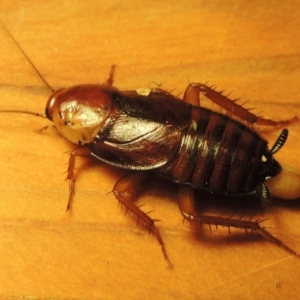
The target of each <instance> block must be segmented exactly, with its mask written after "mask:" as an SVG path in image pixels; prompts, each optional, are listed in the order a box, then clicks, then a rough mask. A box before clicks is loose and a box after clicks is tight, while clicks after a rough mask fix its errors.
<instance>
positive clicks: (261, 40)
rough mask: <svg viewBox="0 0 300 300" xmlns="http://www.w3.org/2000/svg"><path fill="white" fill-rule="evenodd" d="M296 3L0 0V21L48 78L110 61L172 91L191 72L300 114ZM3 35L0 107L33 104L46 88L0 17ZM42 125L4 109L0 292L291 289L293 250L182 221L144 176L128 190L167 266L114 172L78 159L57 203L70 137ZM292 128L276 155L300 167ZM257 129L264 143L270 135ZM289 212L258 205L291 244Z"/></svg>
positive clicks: (256, 295)
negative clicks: (134, 191) (121, 201)
mask: <svg viewBox="0 0 300 300" xmlns="http://www.w3.org/2000/svg"><path fill="white" fill-rule="evenodd" d="M299 12H300V3H299V1H297V0H294V1H284V2H283V1H282V2H279V1H185V2H184V3H183V2H179V1H178V2H174V1H164V2H155V1H154V2H153V1H143V2H140V3H135V2H133V1H129V0H128V1H126V2H125V1H89V2H83V1H69V0H66V1H56V0H54V1H48V2H47V1H33V0H32V1H10V2H9V1H6V3H3V2H2V3H1V4H0V19H1V20H2V22H3V23H4V24H5V25H6V26H7V28H8V29H9V30H10V32H11V33H12V34H13V36H14V37H15V39H16V40H17V41H18V42H19V43H20V45H21V46H22V47H23V49H24V50H25V51H26V53H27V54H28V55H29V57H30V58H31V59H32V61H33V62H34V63H35V65H36V66H37V67H38V69H39V70H40V72H41V73H42V74H43V75H44V76H45V78H46V79H47V80H48V82H49V83H50V84H51V85H52V86H53V87H54V88H59V87H64V86H70V85H74V84H78V83H98V82H102V81H104V80H105V79H106V78H107V76H108V72H109V69H110V66H111V65H112V64H116V65H117V70H116V80H115V85H116V86H117V87H119V88H120V89H136V88H140V87H149V86H153V85H155V82H156V83H157V82H161V83H162V88H165V89H168V90H173V93H175V94H180V93H181V94H182V93H183V92H184V89H185V87H186V86H187V84H188V82H203V83H205V82H209V83H210V84H216V85H218V89H226V90H227V91H228V92H230V91H234V92H233V93H232V97H236V98H237V97H241V98H242V99H245V100H248V99H250V100H251V101H250V102H249V103H248V104H247V106H248V107H255V108H256V110H255V111H256V112H261V114H263V115H264V116H266V117H269V118H274V119H286V118H291V117H293V116H294V115H298V116H300V104H299V99H298V98H299V79H300V65H299V59H300V57H299V56H300V31H299V28H300V18H299V15H300V13H299ZM0 40H1V43H0V44H1V46H0V57H1V62H0V109H8V108H10V109H28V110H34V111H37V112H43V111H44V106H45V103H46V100H47V97H48V95H49V91H48V90H47V89H46V88H45V87H44V85H43V83H42V82H41V80H40V79H39V78H38V76H37V75H36V74H35V72H34V71H33V70H32V68H31V66H30V65H29V64H28V62H27V61H26V59H25V58H24V56H23V55H22V53H20V51H19V50H18V48H17V47H16V46H15V45H14V43H13V42H12V40H11V39H10V37H9V36H8V34H7V33H6V32H5V30H4V29H3V28H2V27H1V26H0ZM48 124H49V122H48V121H47V120H43V119H40V118H35V117H32V116H26V115H16V114H1V119H0V136H1V143H0V169H1V172H0V195H1V196H0V198H1V200H0V255H1V259H0V271H1V272H0V274H1V275H0V299H20V298H22V297H23V298H22V299H45V298H47V299H49V298H52V299H71V298H72V299H120V298H122V299H153V298H155V299H172V298H176V299H191V298H192V299H240V298H241V297H242V298H243V299H296V298H297V297H299V283H298V281H299V277H300V260H299V259H297V258H295V257H292V256H290V255H289V254H288V253H286V252H285V251H284V250H281V249H279V248H278V247H277V246H275V245H273V244H270V243H269V242H267V241H265V240H260V239H259V238H257V237H256V236H255V235H254V236H253V237H252V236H251V237H250V238H249V237H247V235H246V234H243V233H239V232H237V231H235V230H233V231H232V234H231V235H228V232H227V230H223V229H219V230H218V231H216V230H213V232H212V234H210V232H209V229H208V228H206V227H204V228H203V230H202V231H199V233H197V232H196V230H194V229H191V228H190V226H189V225H188V224H184V225H182V217H181V215H180V213H179V210H178V208H177V204H176V201H175V195H174V190H175V189H174V185H172V184H166V183H165V182H161V181H160V180H154V181H153V182H152V183H149V189H147V191H146V192H145V195H144V196H143V197H142V198H141V199H140V201H139V203H146V205H145V208H143V209H145V211H147V210H150V209H154V210H155V211H154V212H152V213H151V216H153V217H155V218H157V219H161V220H162V222H160V223H159V224H158V226H159V229H160V232H161V235H162V237H163V239H164V241H165V243H166V247H167V251H168V254H169V256H170V259H171V260H172V263H173V264H174V268H173V269H172V270H170V269H168V268H167V264H166V262H165V261H164V259H163V256H162V254H161V250H160V247H159V245H158V244H157V242H156V240H155V239H154V238H153V237H149V236H148V233H147V232H145V231H144V230H142V229H141V228H137V227H136V226H135V222H134V221H133V220H130V218H129V217H128V216H127V217H124V216H123V214H124V212H123V213H122V212H120V208H119V207H118V205H117V201H116V200H115V199H114V197H113V195H112V194H109V192H110V191H111V189H112V187H113V184H114V182H115V181H116V180H117V179H118V178H119V177H120V176H121V175H122V174H124V172H123V171H120V170H116V169H114V168H112V167H109V166H106V165H104V164H100V163H99V164H94V161H92V160H90V159H87V158H78V169H79V170H80V171H79V175H78V178H77V181H76V196H75V202H74V206H73V211H72V214H71V215H68V214H66V213H65V206H66V203H67V198H68V184H67V182H64V178H65V174H62V173H63V172H64V171H65V170H66V167H67V166H66V165H65V163H67V161H68V156H67V154H65V152H66V151H70V150H71V149H73V146H72V145H71V144H70V143H68V142H66V141H65V140H64V139H63V138H61V137H60V136H59V135H58V134H57V133H56V131H55V129H53V128H52V127H50V128H48V129H47V130H45V131H44V132H42V133H37V132H36V130H38V129H40V128H42V127H44V126H46V125H48ZM299 129H300V124H299V123H298V124H294V125H292V126H291V127H290V128H289V130H290V136H289V139H288V142H287V143H286V145H285V147H284V148H283V149H282V150H281V151H280V152H279V153H278V154H276V157H277V158H278V159H279V160H280V161H284V162H285V163H287V164H290V165H294V166H295V167H297V168H299V169H300V159H299V149H300V148H299V147H300V142H299ZM262 131H263V134H264V136H265V137H266V138H268V140H270V143H271V144H272V143H273V142H274V141H275V140H276V138H277V136H278V135H279V132H280V131H279V130H274V129H265V128H264V129H263V130H262ZM299 209H300V207H299V201H298V202H297V201H296V202H293V203H291V202H288V203H286V202H284V201H281V202H280V201H278V202H276V203H275V204H274V205H273V206H272V207H270V208H268V209H267V210H266V211H265V212H263V211H259V212H258V213H257V217H264V218H265V217H266V218H269V220H268V221H266V222H265V225H266V226H271V228H270V231H271V232H272V233H274V234H275V235H276V236H277V237H279V238H280V239H282V240H283V241H284V242H285V243H286V244H288V245H289V246H291V247H292V248H293V249H295V250H297V251H298V252H299V251H300V229H299V228H300V221H299ZM224 210H225V209H224ZM233 210H235V209H233ZM236 211H237V214H238V215H240V214H241V212H240V210H239V209H236ZM236 211H232V210H231V209H230V212H236ZM222 212H224V211H223V210H222V211H217V212H216V213H217V214H221V213H222ZM225 212H226V213H227V210H225ZM230 212H229V213H230ZM246 212H247V214H248V215H251V213H252V212H253V210H250V211H246ZM247 214H246V215H247Z"/></svg>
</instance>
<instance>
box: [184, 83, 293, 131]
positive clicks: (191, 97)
mask: <svg viewBox="0 0 300 300" xmlns="http://www.w3.org/2000/svg"><path fill="white" fill-rule="evenodd" d="M200 93H203V94H204V95H205V96H206V97H207V98H208V99H210V100H211V101H212V102H214V103H216V104H217V105H219V106H220V107H222V108H224V109H225V110H226V111H227V113H229V114H232V115H234V116H236V117H238V118H240V119H241V120H242V121H245V122H247V123H249V124H254V123H256V124H258V125H268V126H277V125H281V126H286V125H289V124H291V123H293V122H297V121H299V119H298V117H294V118H292V119H291V120H284V121H273V120H271V119H265V118H261V117H258V116H257V115H255V114H253V113H251V112H250V109H246V108H243V107H242V106H241V105H239V104H237V103H236V100H230V99H229V98H227V97H226V96H224V95H222V93H221V92H217V91H215V90H213V89H212V88H210V87H208V86H207V85H205V84H202V83H191V84H190V85H189V86H188V87H187V89H186V91H185V94H184V97H183V100H184V101H185V102H188V103H190V104H192V105H194V106H198V105H200Z"/></svg>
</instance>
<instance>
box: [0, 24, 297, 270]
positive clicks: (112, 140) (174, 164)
mask: <svg viewBox="0 0 300 300" xmlns="http://www.w3.org/2000/svg"><path fill="white" fill-rule="evenodd" d="M2 25H3V24H2ZM3 26H4V25H3ZM5 29H6V28H5ZM6 31H7V32H8V30H7V29H6ZM8 34H9V35H10V36H11V38H12V39H13V41H14V42H15V44H16V45H17V46H18V48H19V49H20V51H21V52H22V53H23V54H24V55H25V57H26V59H27V60H28V62H29V63H30V64H31V65H32V67H33V68H34V69H35V71H36V72H37V74H38V75H39V77H40V78H41V79H42V80H43V82H44V83H45V84H46V86H47V87H48V88H49V89H50V90H51V92H52V94H51V95H50V97H49V99H48V102H47V105H46V111H45V114H38V113H34V112H28V111H12V110H2V111H1V112H20V113H28V114H33V115H36V116H41V117H45V118H48V119H49V120H50V121H52V122H53V123H54V125H55V127H56V128H57V130H58V131H59V132H60V133H61V134H62V135H63V136H64V137H65V138H66V139H68V140H69V141H71V142H72V143H74V144H77V145H79V147H77V148H76V149H75V150H73V151H72V152H71V154H70V159H69V167H68V171H67V179H68V180H69V183H70V184H69V200H68V205H67V210H70V209H71V204H72V201H73V197H74V191H75V175H74V169H75V159H76V155H77V154H78V151H80V150H78V148H79V149H81V148H86V149H88V152H89V153H90V155H91V156H93V157H95V158H97V159H98V160H100V161H103V162H105V163H107V164H110V165H112V166H115V167H118V168H123V169H128V170H131V171H132V172H130V173H129V174H128V175H126V176H125V177H123V178H121V179H120V180H119V181H118V182H117V183H116V184H115V185H114V187H113V193H114V195H115V196H116V198H117V200H118V201H119V202H120V203H121V204H122V205H123V206H125V207H126V209H127V210H129V211H130V212H131V213H132V214H133V215H135V216H136V217H137V220H138V221H140V222H141V223H142V224H143V225H144V227H145V228H146V229H148V230H149V232H151V233H152V234H153V235H154V236H155V237H156V239H157V240H158V242H159V244H160V246H161V249H162V252H163V255H164V257H165V259H166V261H167V262H168V264H169V265H170V266H171V262H170V260H169V258H168V255H167V251H166V249H165V245H164V242H163V239H162V237H161V235H160V233H159V231H158V229H157V227H156V225H155V221H156V220H155V219H152V218H150V217H149V215H148V214H147V213H145V212H143V211H142V210H141V209H140V208H139V207H138V206H137V205H135V203H134V201H133V196H134V194H135V193H136V192H137V190H138V186H139V185H140V184H141V183H142V182H143V181H145V179H146V178H147V176H148V172H147V171H152V172H153V173H154V174H156V175H157V176H159V177H161V178H165V179H168V180H171V181H173V182H175V183H177V200H178V204H179V208H180V211H181V213H182V215H183V217H184V219H186V220H188V221H190V222H196V223H200V224H208V225H209V226H211V225H216V226H225V227H228V228H230V227H236V228H241V229H244V230H246V231H247V230H251V231H255V232H257V233H259V234H260V235H262V236H264V237H266V238H267V239H269V240H270V241H272V242H273V243H275V244H277V245H278V246H280V247H282V248H284V249H285V250H286V251H288V252H289V253H291V254H293V255H295V256H300V255H299V254H298V253H297V252H296V251H294V250H292V249H291V248H290V247H288V246H287V245H285V244H283V243H282V242H281V241H280V240H279V239H277V238H276V237H274V236H273V235H271V234H270V233H269V232H268V231H267V230H266V229H265V228H264V227H262V226H261V221H259V220H257V221H252V220H243V219H241V218H240V219H234V218H232V217H230V218H226V217H223V216H207V215H200V214H197V212H196V210H195V195H194V190H195V189H200V190H207V191H209V192H210V193H214V194H220V195H222V194H223V195H227V196H239V197H241V198H243V196H246V195H254V196H256V197H258V198H259V199H260V201H261V205H262V206H263V207H265V206H267V205H268V204H270V203H271V199H272V197H271V194H270V191H269V188H268V187H267V182H268V180H270V179H271V178H276V176H277V175H279V174H280V173H281V172H282V167H281V165H280V164H279V163H278V162H277V161H276V160H275V158H274V156H273V155H274V154H275V153H276V152H277V151H279V150H280V148H281V147H282V146H283V145H284V143H285V141H286V139H287V137H288V130H287V129H283V130H282V132H281V134H280V135H279V137H278V139H277V141H276V142H275V144H274V145H273V147H271V149H269V148H268V142H267V141H266V140H265V139H263V138H262V137H261V136H260V135H259V134H258V133H256V132H255V131H254V129H253V128H252V127H253V126H252V125H253V124H258V125H270V126H276V125H280V126H287V125H290V124H291V123H293V122H295V121H298V118H297V117H294V118H293V119H291V120H285V121H274V120H271V119H266V118H263V117H259V116H257V115H255V114H253V113H251V112H250V111H249V110H247V109H245V108H244V107H243V106H241V105H239V104H237V103H236V102H235V101H232V100H230V99H229V98H228V97H227V96H225V95H223V94H222V93H221V92H217V91H216V90H214V89H213V88H212V87H209V86H208V85H206V84H202V83H192V84H189V86H188V87H187V89H186V91H185V93H184V96H183V99H179V98H178V97H176V96H174V95H172V94H171V93H169V92H167V91H164V90H162V89H160V88H153V89H149V90H148V91H147V92H145V90H143V91H142V92H140V91H119V90H118V89H117V88H116V87H114V86H113V76H114V67H113V68H112V70H111V73H110V76H109V78H108V80H107V81H106V83H104V84H100V85H99V84H83V85H76V86H73V87H69V88H62V89H59V90H54V89H53V88H52V87H51V86H50V85H49V84H48V82H47V81H46V80H45V79H44V77H43V76H42V75H41V74H40V72H39V71H38V70H37V68H36V67H35V66H34V64H33V63H32V62H31V60H30V59H29V57H28V56H27V55H26V53H25V52H24V51H23V49H22V48H21V47H20V45H19V44H18V43H17V42H16V40H15V39H14V37H13V36H12V35H11V34H10V33H9V32H8ZM201 94H203V95H205V96H206V97H207V98H208V99H210V100H211V101H213V102H214V103H216V104H218V105H219V106H220V107H221V108H223V109H224V110H225V111H227V113H228V114H229V115H224V114H221V113H218V112H215V111H212V110H209V109H207V108H204V107H200V95H201ZM234 117H237V118H238V119H239V120H237V119H235V118H234ZM290 177H291V176H290V175H289V174H287V173H282V177H281V178H280V179H279V181H280V182H283V181H285V180H287V179H290ZM299 181H300V179H299V176H298V177H297V178H296V180H295V182H293V183H292V187H293V188H294V187H295V186H296V184H299ZM270 189H271V190H272V189H274V190H276V188H274V184H272V183H271V184H270ZM279 190H280V188H279ZM284 196H285V195H283V197H284Z"/></svg>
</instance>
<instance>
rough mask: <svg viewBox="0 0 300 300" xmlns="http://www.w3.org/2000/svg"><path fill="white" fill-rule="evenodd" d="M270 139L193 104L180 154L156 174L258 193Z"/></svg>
mask: <svg viewBox="0 0 300 300" xmlns="http://www.w3.org/2000/svg"><path fill="white" fill-rule="evenodd" d="M268 152H269V151H268V149H267V142H266V141H265V140H263V139H262V138H261V137H259V135H258V134H256V133H255V132H253V131H252V130H251V129H249V128H248V127H246V126H244V125H243V124H241V123H239V122H237V121H235V120H233V119H231V118H229V117H227V116H225V115H222V114H219V113H216V112H213V111H210V110H208V109H205V108H201V107H193V110H192V121H191V124H190V126H189V128H187V129H186V130H185V132H184V133H183V135H182V139H181V144H180V147H179V149H178V151H177V153H176V154H175V155H174V156H173V158H172V159H171V160H170V161H169V163H168V164H167V165H166V166H163V167H161V168H160V169H159V170H158V171H157V174H158V175H160V176H163V177H166V178H169V179H171V180H174V181H176V182H179V183H182V184H188V185H191V186H192V187H194V188H198V189H208V190H210V191H211V192H215V193H225V194H229V195H235V194H236V195H238V194H247V193H252V192H255V189H256V187H257V186H258V185H259V184H260V183H261V182H263V181H264V180H265V175H266V174H262V173H264V172H263V170H262V169H263V162H262V158H263V156H264V155H268Z"/></svg>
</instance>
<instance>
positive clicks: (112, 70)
mask: <svg viewBox="0 0 300 300" xmlns="http://www.w3.org/2000/svg"><path fill="white" fill-rule="evenodd" d="M115 69H116V66H115V65H112V66H111V68H110V72H109V77H108V79H107V80H106V82H105V84H107V85H109V86H112V85H113V83H114V77H115Z"/></svg>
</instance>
